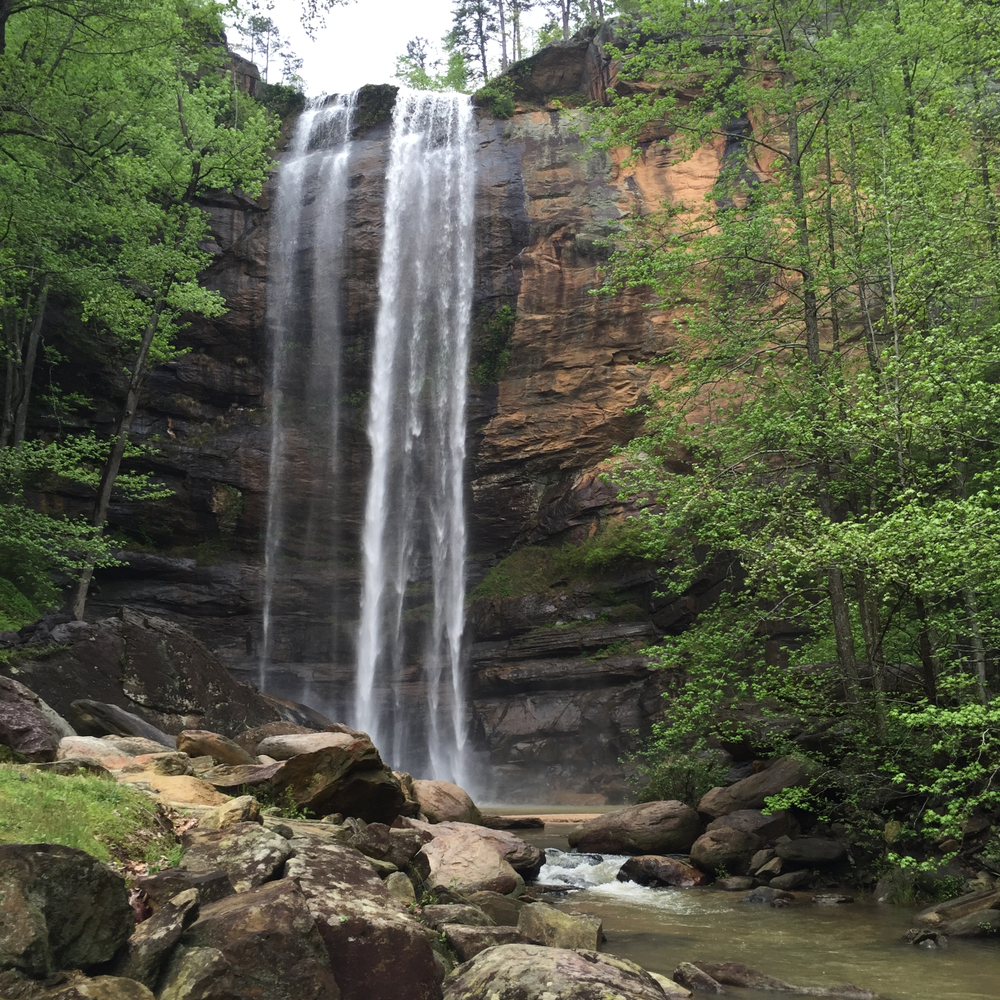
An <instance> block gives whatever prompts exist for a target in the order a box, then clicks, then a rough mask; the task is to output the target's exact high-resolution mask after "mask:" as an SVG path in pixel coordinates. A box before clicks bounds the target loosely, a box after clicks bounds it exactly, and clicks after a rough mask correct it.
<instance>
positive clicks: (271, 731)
mask: <svg viewBox="0 0 1000 1000" xmlns="http://www.w3.org/2000/svg"><path fill="white" fill-rule="evenodd" d="M314 732H316V730H315V729H309V728H308V727H306V726H297V725H296V724H295V723H294V722H267V723H265V724H264V725H263V726H254V727H253V729H244V730H243V732H241V733H239V734H238V735H237V736H234V737H233V742H234V743H236V744H238V745H239V746H241V747H243V749H244V750H246V752H247V753H249V754H254V755H256V753H257V746H258V744H260V743H261V742H263V741H264V740H266V739H267V738H268V737H270V736H288V735H292V734H293V733H314Z"/></svg>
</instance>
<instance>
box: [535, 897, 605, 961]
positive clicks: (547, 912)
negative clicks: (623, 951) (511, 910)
mask: <svg viewBox="0 0 1000 1000" xmlns="http://www.w3.org/2000/svg"><path fill="white" fill-rule="evenodd" d="M517 929H518V930H519V931H520V932H521V933H522V934H523V935H524V936H525V937H526V938H527V939H528V940H529V941H531V942H532V943H534V944H543V945H545V946H546V947H547V948H587V949H589V950H590V951H597V950H598V948H599V947H600V944H601V941H602V940H603V939H604V929H603V925H602V923H601V920H600V918H599V917H590V916H582V915H574V914H571V913H565V912H563V911H562V910H557V909H556V908H555V907H554V906H549V904H548V903H528V904H527V905H526V906H524V907H523V908H522V910H521V912H520V914H519V915H518V918H517Z"/></svg>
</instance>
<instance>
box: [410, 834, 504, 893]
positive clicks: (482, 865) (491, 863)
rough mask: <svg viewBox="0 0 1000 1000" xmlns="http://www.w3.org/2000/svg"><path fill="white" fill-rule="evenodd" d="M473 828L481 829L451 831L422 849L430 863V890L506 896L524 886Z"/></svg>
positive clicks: (490, 845)
mask: <svg viewBox="0 0 1000 1000" xmlns="http://www.w3.org/2000/svg"><path fill="white" fill-rule="evenodd" d="M468 826H469V825H468V824H463V827H468ZM469 829H471V830H472V831H475V830H477V829H478V828H477V827H470V828H468V829H458V830H451V831H449V832H448V833H447V834H445V835H443V836H440V837H435V838H434V839H433V840H432V841H431V842H430V843H428V844H424V846H423V847H422V848H421V851H420V853H421V854H423V855H425V856H426V858H427V860H428V861H429V862H430V875H429V876H428V879H427V882H428V885H429V887H430V888H432V889H455V890H457V891H458V892H479V891H481V890H484V889H486V890H489V891H491V892H500V893H503V894H505V895H506V894H507V893H508V892H513V891H514V890H515V889H516V888H517V887H518V885H519V884H522V883H521V880H520V877H519V876H518V874H517V872H515V871H514V869H513V868H512V867H511V866H510V865H509V864H508V863H507V862H506V861H505V860H504V859H503V858H502V857H501V856H500V854H499V853H498V852H497V850H496V848H495V847H494V846H493V845H492V844H491V843H490V842H489V841H487V840H485V839H484V838H483V837H480V836H479V835H478V833H476V832H469Z"/></svg>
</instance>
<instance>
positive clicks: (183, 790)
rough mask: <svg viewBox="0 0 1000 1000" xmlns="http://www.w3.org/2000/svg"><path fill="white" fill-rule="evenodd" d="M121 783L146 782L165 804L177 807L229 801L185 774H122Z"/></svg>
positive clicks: (210, 787) (209, 804) (224, 796)
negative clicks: (171, 803) (169, 803)
mask: <svg viewBox="0 0 1000 1000" xmlns="http://www.w3.org/2000/svg"><path fill="white" fill-rule="evenodd" d="M119 780H120V781H125V782H144V783H145V784H147V785H149V787H150V788H151V789H152V790H153V791H154V792H157V793H158V794H159V797H160V798H161V799H162V800H163V801H164V802H173V803H176V804H177V805H195V806H221V805H223V804H224V803H225V802H228V801H229V798H228V796H226V795H223V794H222V792H218V791H216V790H215V788H213V787H212V785H210V784H209V783H208V782H207V781H202V780H201V779H200V778H195V777H192V776H191V775H185V774H175V775H169V774H151V773H150V772H149V771H140V772H139V773H137V774H122V775H121V776H120V778H119Z"/></svg>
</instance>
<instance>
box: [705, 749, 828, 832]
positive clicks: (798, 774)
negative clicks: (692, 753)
mask: <svg viewBox="0 0 1000 1000" xmlns="http://www.w3.org/2000/svg"><path fill="white" fill-rule="evenodd" d="M815 773H816V768H815V766H814V765H812V764H810V763H808V762H807V761H804V760H800V759H799V758H797V757H779V758H778V759H777V760H776V761H774V762H773V763H771V765H770V766H769V767H767V768H765V769H764V770H763V771H761V772H760V773H759V774H753V775H751V776H750V777H749V778H744V779H743V780H742V781H737V782H735V783H734V784H732V785H729V786H728V787H726V788H713V789H712V790H711V791H709V792H706V793H705V794H704V795H703V796H702V798H701V801H700V802H699V803H698V812H700V813H702V814H703V815H706V816H711V817H712V818H713V819H715V818H717V817H719V816H726V815H728V814H729V813H734V812H736V811H737V810H740V809H763V808H764V805H765V804H766V802H765V800H766V799H767V798H769V797H770V796H772V795H777V794H778V792H782V791H784V790H785V789H786V788H791V787H793V786H794V785H804V784H808V783H809V781H810V780H811V779H812V777H813V775H814V774H815Z"/></svg>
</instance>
